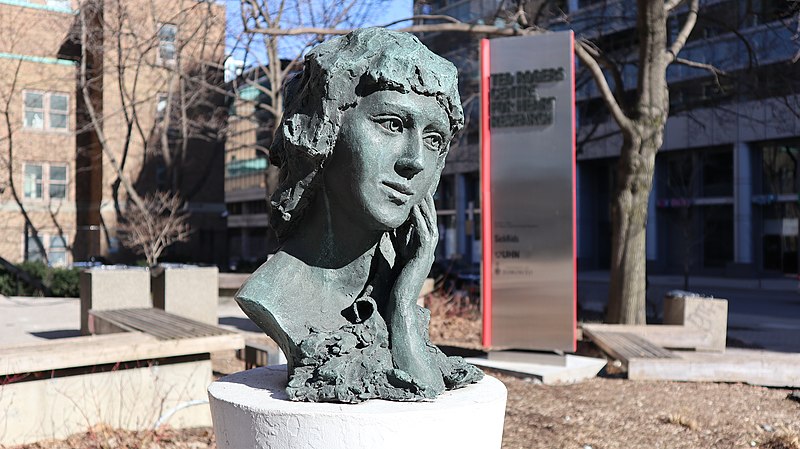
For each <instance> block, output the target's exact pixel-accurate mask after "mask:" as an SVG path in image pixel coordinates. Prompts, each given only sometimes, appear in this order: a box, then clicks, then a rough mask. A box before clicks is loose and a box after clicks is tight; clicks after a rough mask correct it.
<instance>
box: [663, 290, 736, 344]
mask: <svg viewBox="0 0 800 449" xmlns="http://www.w3.org/2000/svg"><path fill="white" fill-rule="evenodd" d="M664 324H676V325H683V326H686V327H687V328H689V329H692V330H698V331H702V332H704V333H706V334H707V335H708V336H709V338H707V339H706V341H707V342H708V344H707V345H703V346H702V347H698V348H697V350H700V351H719V352H722V351H725V340H726V336H727V330H728V301H727V300H726V299H719V298H706V297H703V296H699V295H696V294H692V293H689V292H669V293H667V295H666V296H665V297H664Z"/></svg>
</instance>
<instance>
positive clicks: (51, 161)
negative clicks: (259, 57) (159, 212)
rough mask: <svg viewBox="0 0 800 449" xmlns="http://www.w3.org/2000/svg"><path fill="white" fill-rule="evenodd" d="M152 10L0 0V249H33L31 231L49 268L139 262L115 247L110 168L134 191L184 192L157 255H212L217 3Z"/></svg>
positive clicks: (220, 241) (219, 121)
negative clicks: (178, 226)
mask: <svg viewBox="0 0 800 449" xmlns="http://www.w3.org/2000/svg"><path fill="white" fill-rule="evenodd" d="M154 6H156V7H154V8H142V7H141V4H140V3H139V2H134V1H130V0H111V1H108V0H107V1H104V2H100V1H93V0H86V1H78V0H71V1H52V0H34V1H26V2H22V1H17V0H0V23H3V24H7V25H5V26H4V27H3V28H2V29H0V74H2V76H1V77H0V78H2V82H3V84H2V86H3V88H4V92H3V93H4V94H7V95H5V96H4V98H0V102H2V103H3V105H5V104H8V106H9V108H8V109H9V113H8V114H7V118H8V120H6V116H5V115H2V116H0V125H2V131H0V136H6V135H10V136H11V139H8V138H5V139H2V145H0V147H2V148H0V152H2V153H3V159H4V162H6V163H5V164H2V165H3V166H2V167H1V168H0V171H3V172H2V173H0V177H1V178H2V181H0V183H3V184H5V186H3V185H0V190H2V193H0V213H2V215H3V223H4V224H3V226H2V227H0V256H2V257H4V258H6V259H7V260H9V261H12V262H19V261H22V260H31V259H37V258H41V251H40V250H39V245H37V244H36V239H35V238H34V232H33V229H36V231H38V235H39V236H40V238H41V239H40V240H41V242H42V243H43V246H44V250H45V252H46V254H47V256H48V260H49V262H50V263H51V264H67V263H70V262H74V261H81V260H88V259H89V258H92V257H101V258H104V259H107V260H109V261H114V262H118V261H121V262H131V261H133V260H134V259H136V258H138V256H135V255H133V254H131V252H130V251H127V250H126V249H125V248H123V247H121V245H120V243H119V235H118V223H119V220H120V219H123V218H122V217H124V212H125V210H126V208H127V207H128V205H129V192H128V189H127V188H126V186H125V184H126V183H125V182H119V179H118V178H120V176H119V173H120V172H121V173H122V178H123V180H127V181H130V184H131V186H132V188H133V189H134V190H135V191H136V192H137V193H138V194H139V195H140V196H142V197H145V196H146V195H147V194H148V193H151V192H154V191H156V190H160V191H164V190H168V191H174V192H179V194H180V195H181V197H182V198H183V199H184V200H185V202H186V206H187V209H188V211H189V213H190V226H191V227H192V229H193V232H192V235H191V237H190V240H189V241H188V242H185V243H181V244H178V245H175V246H174V247H172V248H170V249H169V250H168V252H166V253H165V255H164V258H165V259H167V260H180V261H190V262H200V263H213V264H222V263H224V261H225V257H226V248H225V229H226V223H225V217H224V211H225V205H224V192H223V164H224V139H223V138H222V137H221V132H220V130H221V129H223V127H224V125H225V114H224V113H223V112H221V111H224V103H225V99H224V97H223V96H220V95H219V94H214V93H213V92H214V90H213V89H214V87H215V86H214V85H215V84H217V83H220V84H221V76H222V71H221V67H222V63H223V61H224V58H225V54H224V35H225V7H224V5H223V4H219V3H216V2H196V1H188V0H187V1H171V2H169V1H156V2H155V5H154ZM3 34H7V36H3ZM15 74H16V76H14V75H15ZM87 99H89V100H90V105H91V106H92V107H91V108H90V107H87V102H86V100H87ZM0 108H2V106H0ZM6 122H8V126H6V125H7V123H6ZM8 130H10V133H9V132H8ZM9 144H11V145H12V146H11V147H9ZM164 149H168V150H166V151H165V150H164ZM11 152H13V154H11ZM9 170H11V173H12V176H11V177H9V176H8V173H9ZM12 180H13V187H14V188H11V185H12V182H11V181H12ZM2 187H5V188H2ZM13 191H16V193H17V197H18V198H19V202H17V201H15V199H14V192H13ZM18 204H21V205H22V206H23V208H24V210H25V211H26V212H27V215H28V217H29V220H30V224H31V225H26V224H25V222H26V220H25V218H24V215H25V214H23V213H22V210H21V208H20V207H19V205H18Z"/></svg>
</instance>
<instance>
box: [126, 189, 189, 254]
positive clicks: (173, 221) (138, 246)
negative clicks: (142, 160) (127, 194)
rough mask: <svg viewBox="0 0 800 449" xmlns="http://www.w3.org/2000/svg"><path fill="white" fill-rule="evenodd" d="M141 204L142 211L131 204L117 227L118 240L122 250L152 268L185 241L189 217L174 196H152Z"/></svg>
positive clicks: (167, 193)
mask: <svg viewBox="0 0 800 449" xmlns="http://www.w3.org/2000/svg"><path fill="white" fill-rule="evenodd" d="M143 201H144V209H140V208H139V206H138V205H135V204H134V205H133V206H132V207H131V208H130V209H129V210H128V211H127V212H126V219H127V220H126V221H125V222H124V223H122V224H120V226H119V228H120V238H121V240H122V242H123V244H124V245H125V246H126V247H128V248H132V249H133V251H134V252H136V253H137V254H142V255H144V257H145V260H146V261H147V265H148V266H151V267H153V266H155V265H156V264H157V263H158V258H159V257H161V253H163V252H164V250H165V249H167V248H168V247H169V246H171V245H172V244H174V243H177V242H185V241H186V240H187V239H188V238H189V235H190V229H189V225H188V223H187V220H188V218H189V217H188V215H187V213H186V210H185V208H184V204H183V201H182V200H181V198H180V196H179V195H177V194H175V193H169V192H156V193H154V194H152V195H148V196H146V197H145V198H144V199H143Z"/></svg>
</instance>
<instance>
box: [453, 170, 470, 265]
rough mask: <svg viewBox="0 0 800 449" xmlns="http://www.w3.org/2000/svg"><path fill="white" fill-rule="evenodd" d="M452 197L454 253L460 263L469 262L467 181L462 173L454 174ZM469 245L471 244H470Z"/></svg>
mask: <svg viewBox="0 0 800 449" xmlns="http://www.w3.org/2000/svg"><path fill="white" fill-rule="evenodd" d="M454 190H455V192H453V193H454V196H455V200H456V217H455V218H456V219H455V221H456V223H455V226H456V253H457V254H458V255H459V256H460V257H461V262H465V263H468V262H470V261H469V260H468V259H467V257H468V255H469V253H468V251H469V250H468V249H467V220H466V219H467V180H466V177H465V176H464V174H463V173H456V174H455V183H454ZM470 245H471V242H470Z"/></svg>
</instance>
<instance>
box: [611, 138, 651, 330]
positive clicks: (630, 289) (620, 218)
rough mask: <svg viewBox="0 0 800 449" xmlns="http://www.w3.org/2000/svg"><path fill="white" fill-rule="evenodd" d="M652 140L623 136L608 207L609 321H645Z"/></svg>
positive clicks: (636, 322) (632, 322) (639, 322)
mask: <svg viewBox="0 0 800 449" xmlns="http://www.w3.org/2000/svg"><path fill="white" fill-rule="evenodd" d="M652 144H653V141H652V140H650V139H648V140H644V141H642V139H641V138H639V137H638V136H635V137H631V138H626V139H625V143H624V145H623V149H622V157H620V160H619V164H618V166H617V190H616V194H615V196H614V200H613V203H612V206H611V214H612V217H611V219H612V229H613V232H612V237H611V251H612V253H611V282H610V284H609V292H608V294H609V301H608V315H607V317H606V320H607V321H608V322H609V323H624V324H645V322H646V319H645V275H646V262H647V260H646V251H645V250H646V247H645V244H646V240H647V239H646V232H645V230H646V227H647V201H648V197H649V196H650V195H649V194H650V188H651V186H652V183H653V167H654V164H655V152H656V150H657V148H655V147H653V145H652Z"/></svg>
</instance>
